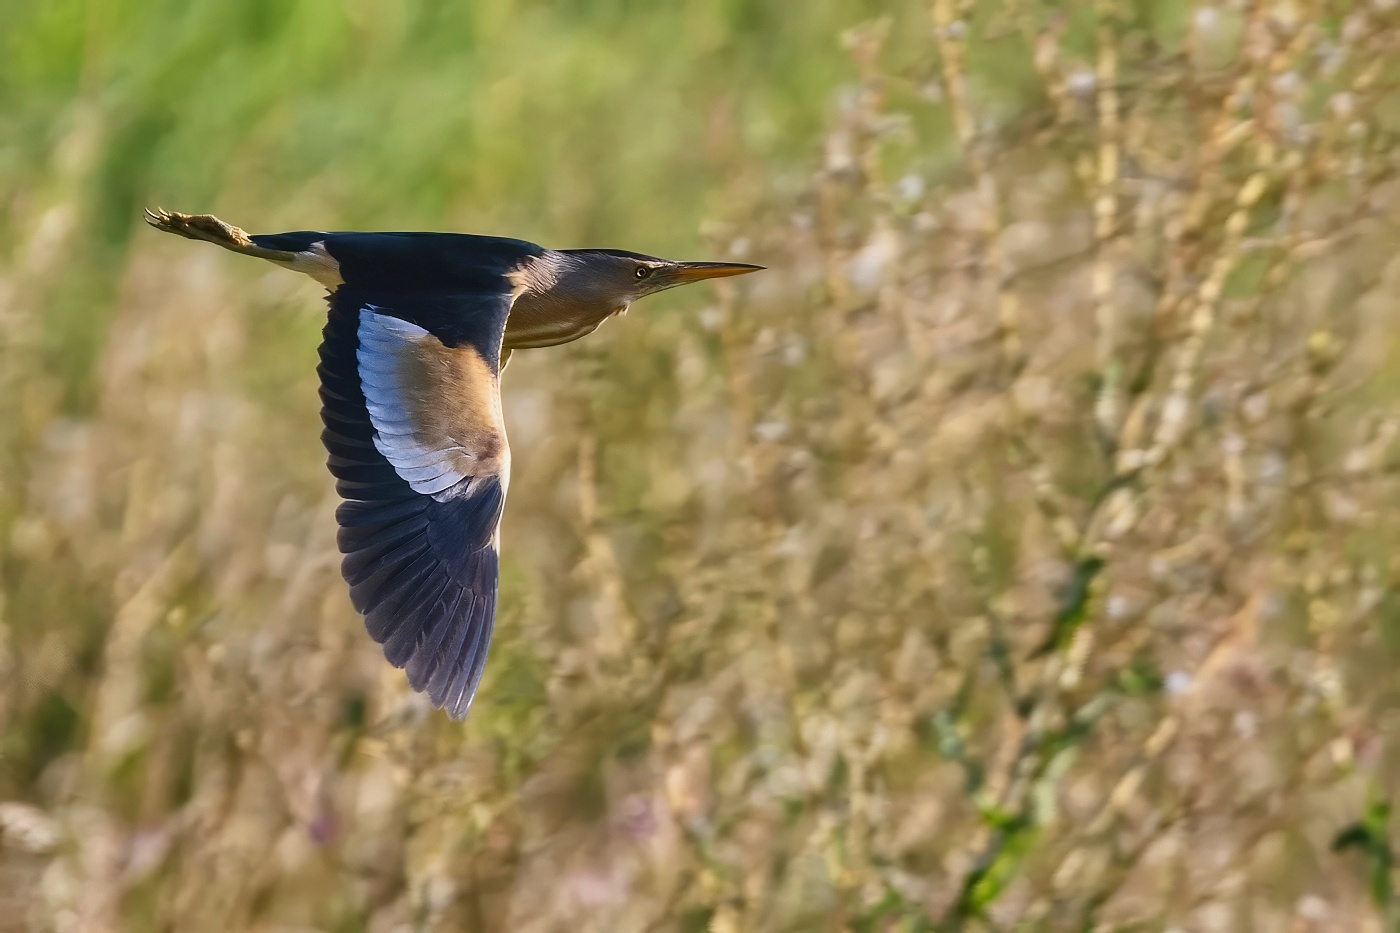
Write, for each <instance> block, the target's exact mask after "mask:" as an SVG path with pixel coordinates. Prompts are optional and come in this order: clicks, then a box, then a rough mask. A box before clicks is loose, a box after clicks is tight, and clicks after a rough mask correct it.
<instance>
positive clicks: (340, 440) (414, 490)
mask: <svg viewBox="0 0 1400 933" xmlns="http://www.w3.org/2000/svg"><path fill="white" fill-rule="evenodd" d="M510 301H511V297H510V293H509V290H508V285H507V284H506V283H504V280H503V282H502V286H501V288H500V290H498V291H490V290H485V291H472V292H467V293H460V294H458V293H450V294H438V293H433V294H427V295H422V294H419V295H412V296H410V297H408V298H405V297H404V296H401V295H385V294H375V293H372V292H371V291H368V290H366V289H363V288H358V287H355V286H353V285H342V286H341V287H340V288H339V289H338V290H337V291H336V292H335V293H334V294H333V295H332V297H331V311H330V316H329V318H328V321H327V324H326V329H325V333H324V340H323V342H322V345H321V353H320V356H321V363H320V366H319V367H318V372H319V373H320V376H321V401H322V421H323V423H324V425H325V430H324V431H323V432H322V440H323V442H324V443H325V446H326V453H327V464H328V465H329V467H330V470H331V473H332V474H334V476H335V478H336V481H337V482H336V488H337V490H338V491H339V492H340V495H341V496H342V497H343V498H344V500H345V501H344V502H342V503H341V505H340V507H339V508H338V509H337V510H336V519H337V521H338V522H339V525H340V531H339V534H338V536H337V540H338V542H339V545H340V550H341V551H342V553H343V554H344V559H343V561H342V566H341V572H342V574H343V576H344V577H345V579H346V582H347V583H349V584H350V598H351V602H352V604H353V605H354V606H355V608H356V610H357V611H359V612H360V613H362V614H363V615H364V617H365V627H366V629H367V630H368V631H369V633H370V635H371V636H372V637H373V638H374V639H375V641H377V642H379V643H380V644H382V645H383V646H384V653H385V657H386V658H387V659H388V660H389V662H390V663H392V664H394V665H395V666H396V667H402V668H405V669H406V671H407V674H408V680H409V683H410V684H411V685H412V686H413V688H414V689H415V690H420V691H426V692H427V693H428V696H429V698H430V699H431V700H432V702H433V704H434V705H435V706H439V707H443V708H445V709H446V710H447V711H448V712H449V713H450V714H451V715H452V716H453V717H454V718H461V717H463V716H465V715H466V713H467V710H468V709H469V708H470V706H471V701H472V698H473V697H474V696H475V694H476V690H477V687H478V685H479V684H480V682H481V674H482V671H483V669H484V668H485V663H486V655H487V651H488V649H489V646H490V643H491V629H492V626H493V623H494V620H495V609H496V593H497V587H498V573H499V559H498V556H497V553H496V546H497V540H498V538H499V534H498V528H499V524H500V518H501V512H502V510H503V508H504V506H505V493H506V488H507V486H508V485H509V475H510V448H509V445H508V443H507V441H506V435H505V425H504V420H503V419H502V417H501V411H500V390H499V359H500V342H501V334H502V333H503V331H504V329H505V319H506V314H507V313H508V311H509V309H510ZM442 321H450V322H451V323H452V327H451V329H450V333H448V334H447V339H443V338H442V336H441V335H440V333H439V332H437V329H436V328H435V327H434V326H433V324H434V322H442Z"/></svg>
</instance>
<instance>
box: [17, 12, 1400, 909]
mask: <svg viewBox="0 0 1400 933" xmlns="http://www.w3.org/2000/svg"><path fill="white" fill-rule="evenodd" d="M1152 13H1153V16H1155V17H1156V18H1155V19H1153V18H1152V17H1151V16H1148V15H1147V14H1145V13H1144V12H1143V11H1142V10H1139V9H1137V8H1131V9H1130V8H1128V7H1127V6H1126V5H1123V4H1121V3H1119V2H1115V0H1101V2H1099V3H1097V4H1095V6H1094V10H1093V12H1092V15H1090V14H1089V13H1088V12H1087V11H1077V12H1074V13H1072V14H1068V15H1066V14H1061V13H1059V12H1055V11H1052V10H1047V9H1045V8H1042V7H1040V6H1035V5H1031V4H1028V3H1024V2H1011V3H1008V4H1005V5H997V6H996V7H995V8H993V7H986V8H984V7H981V6H978V7H976V8H973V7H963V6H960V5H959V4H957V3H955V2H953V0H934V2H933V3H932V5H931V6H930V8H929V10H928V11H927V14H926V15H927V16H928V17H929V18H928V19H924V20H918V21H912V22H911V21H905V20H903V19H898V18H897V19H895V20H884V21H876V22H872V23H869V24H867V25H865V26H863V27H860V28H858V29H856V30H853V31H851V32H850V33H848V34H847V35H846V37H845V39H846V47H847V49H848V51H849V53H850V54H851V56H852V59H853V61H854V63H855V66H856V69H857V71H858V74H859V78H858V82H857V83H856V85H855V86H854V87H852V88H850V89H848V91H847V92H845V93H844V94H843V95H842V96H841V101H840V106H839V108H838V111H839V112H837V113H836V114H835V115H834V116H833V118H832V121H831V124H830V126H829V127H828V129H827V131H826V132H825V134H824V138H823V139H822V140H820V141H819V145H817V146H814V147H813V149H814V151H817V150H819V151H820V153H821V155H820V159H819V161H818V164H817V166H816V168H815V169H814V170H813V171H812V172H811V174H810V177H809V178H807V179H806V180H805V181H804V182H803V183H802V184H801V185H798V186H794V187H795V188H796V190H793V191H784V190H780V189H778V188H774V189H773V190H771V191H767V193H766V194H764V195H763V197H762V198H761V199H759V200H758V201H756V202H754V203H752V204H751V205H750V207H749V209H748V211H747V214H746V215H742V216H739V219H737V220H733V221H730V222H726V223H715V224H713V225H712V228H711V245H712V249H711V254H712V255H713V257H714V258H727V257H733V258H755V259H757V260H759V261H762V262H764V263H766V264H767V265H769V266H770V267H771V269H770V271H769V272H767V273H764V274H763V275H762V276H753V277H750V278H749V279H745V280H736V281H735V282H721V283H718V284H717V286H716V291H715V292H714V294H715V296H716V298H715V300H714V302H713V303H712V304H710V305H709V306H707V307H704V308H703V309H699V310H698V311H695V312H693V313H684V314H682V313H677V312H675V311H674V310H672V311H669V312H668V311H667V310H666V309H665V306H664V305H660V304H659V305H658V306H657V307H654V308H647V307H645V306H639V307H638V308H637V309H636V310H635V311H634V312H633V313H632V314H631V315H629V317H628V319H626V320H624V321H621V322H616V323H614V324H610V325H608V327H607V328H605V329H604V331H602V332H600V334H598V335H597V336H596V337H591V338H589V339H588V340H586V341H583V342H581V343H578V344H574V345H572V346H570V347H568V348H563V349H558V350H544V351H529V352H522V353H520V354H517V355H516V357H515V359H514V360H513V362H512V366H511V368H510V370H509V373H508V374H507V378H506V379H505V393H506V397H505V404H506V408H507V421H508V426H509V429H510V432H511V437H512V445H513V448H514V453H515V458H514V461H515V475H514V477H513V480H512V484H511V499H510V502H509V504H508V507H507V516H506V522H505V528H504V542H505V565H504V571H503V590H502V598H501V606H502V608H501V614H500V619H499V625H498V630H497V636H496V641H495V643H494V645H493V650H492V659H491V663H490V665H489V667H488V672H487V675H486V680H485V682H484V685H483V687H482V689H481V692H480V694H479V696H478V699H477V702H476V707H475V709H474V711H473V713H472V715H471V717H470V718H469V720H468V721H467V723H466V724H465V725H457V724H453V723H451V722H449V721H448V720H447V719H446V717H443V716H441V715H438V714H435V713H432V712H431V711H430V710H429V709H428V708H427V707H426V705H425V703H424V702H423V701H422V699H421V698H420V697H418V696H416V695H414V694H411V693H410V692H408V691H407V690H406V689H405V686H404V683H403V678H402V675H401V674H400V673H399V672H396V671H393V670H390V669H388V668H387V665H385V664H384V663H383V662H382V660H381V658H380V656H379V652H378V649H377V648H376V647H375V646H374V645H372V644H371V643H370V642H369V640H368V638H367V637H366V636H365V635H364V633H363V631H362V630H361V628H360V625H359V623H358V622H357V621H356V619H355V617H354V615H353V613H352V611H351V609H350V607H349V603H348V600H347V599H346V596H345V593H344V587H343V585H342V583H341V581H340V579H339V576H338V573H337V560H338V557H337V555H336V553H335V547H334V533H333V527H332V526H333V522H332V520H331V513H332V508H333V501H334V500H333V494H332V491H331V484H330V482H329V480H328V478H327V477H326V476H325V475H324V474H323V470H322V468H321V459H322V454H321V452H320V448H319V446H318V443H317V433H318V428H317V412H316V401H315V384H314V379H315V377H314V372H313V369H314V366H313V359H314V349H315V341H316V331H317V330H318V327H319V322H318V316H319V309H318V307H317V305H316V302H315V299H314V296H313V294H312V289H311V288H310V287H309V286H308V285H306V284H305V283H303V282H300V281H297V280H295V279H293V278H292V277H289V276H285V275H283V274H282V273H280V272H276V271H269V272H264V271H263V270H262V269H257V268H253V267H251V266H249V265H247V264H242V263H238V262H237V261H236V260H234V259H232V258H230V257H226V256H224V255H221V254H218V251H215V250H212V249H210V250H200V249H198V248H196V247H192V246H191V245H190V244H183V243H175V242H173V241H172V242H156V241H155V240H156V239H157V238H154V237H151V238H147V240H149V242H148V241H146V240H142V241H138V243H137V245H136V246H135V247H134V248H133V250H132V253H131V258H130V261H129V262H128V263H126V264H125V265H122V266H119V267H117V268H119V270H120V271H119V273H118V274H119V275H120V277H121V278H120V286H119V289H118V295H119V297H118V300H117V301H116V303H115V310H114V312H113V313H114V318H113V319H112V320H111V321H110V324H109V326H107V327H106V328H105V330H104V331H103V336H102V338H101V341H100V351H99V353H98V356H97V365H96V367H95V373H96V376H95V377H94V379H93V380H92V384H93V388H92V389H91V404H90V405H87V406H86V407H85V406H84V405H82V404H79V403H75V402H74V401H73V399H72V398H71V397H70V395H71V390H70V388H69V386H68V383H66V382H65V381H64V377H63V376H62V375H61V374H58V373H55V372H54V371H53V369H52V367H51V366H50V365H49V364H48V363H46V361H45V356H44V354H43V353H42V352H40V351H41V350H42V349H43V345H44V340H45V338H44V336H43V333H44V330H43V329H44V317H45V311H46V301H49V300H51V297H52V296H53V295H55V294H60V293H62V292H61V289H62V285H61V282H62V280H63V277H64V276H65V275H66V274H67V273H68V269H67V267H66V265H65V262H64V258H63V257H65V256H67V255H70V254H69V252H68V250H67V248H68V247H69V246H70V245H71V244H73V243H75V242H77V241H78V240H79V238H80V237H81V235H82V231H81V225H80V220H81V217H82V214H81V211H80V208H79V204H78V202H77V201H76V200H73V199H71V198H70V199H67V200H65V199H64V198H62V197H60V198H58V199H56V200H55V201H54V202H53V203H52V204H51V205H50V206H48V207H46V208H45V209H44V210H42V211H30V212H29V213H28V214H26V215H25V216H26V217H28V218H30V221H31V222H29V223H28V224H27V225H25V226H23V228H22V229H21V230H20V231H19V232H18V233H17V235H16V237H15V240H14V246H15V248H14V249H13V251H12V253H11V255H10V258H9V259H8V260H7V261H6V264H5V265H4V267H3V271H2V272H0V286H3V289H2V290H0V380H3V385H0V389H3V392H0V440H2V441H3V444H2V445H0V456H3V465H4V470H3V473H0V494H2V495H0V503H3V507H4V510H5V511H4V522H3V525H0V527H2V528H3V530H4V532H5V537H4V539H3V545H0V547H2V548H3V550H2V551H0V570H3V574H4V576H3V585H4V603H3V604H0V613H3V614H0V673H3V677H0V727H3V741H4V745H3V748H2V749H0V754H3V758H0V765H3V767H0V788H2V789H3V793H4V797H5V799H6V800H8V801H9V802H6V803H0V906H3V907H4V910H3V912H0V929H15V930H28V929H48V928H56V929H64V930H106V929H122V930H153V929H174V930H233V929H240V930H241V929H249V930H267V931H273V930H276V931H290V930H312V929H315V930H337V931H339V930H347V931H348V930H369V931H398V930H417V929H423V930H491V931H495V930H556V929H558V930H608V931H634V930H635V931H642V930H712V931H715V933H731V931H734V933H737V931H749V930H853V931H893V930H932V929H938V930H960V929H967V930H1011V929H1045V930H1085V929H1092V930H1135V929H1142V930H1155V929H1180V930H1193V931H1194V930H1239V929H1254V930H1318V931H1321V930H1381V929H1389V928H1391V924H1393V923H1394V922H1395V920H1394V906H1393V901H1392V897H1393V894H1392V890H1391V878H1390V862H1391V854H1390V853H1391V839H1392V837H1393V833H1394V830H1393V828H1391V827H1390V826H1389V825H1388V822H1387V818H1388V814H1389V809H1388V808H1389V802H1390V801H1391V800H1393V799H1394V794H1395V792H1396V781H1397V778H1400V770H1397V768H1396V767H1393V765H1395V763H1396V752H1397V748H1400V746H1397V744H1396V740H1397V732H1396V729H1397V726H1400V719H1397V716H1396V708H1397V706H1396V700H1397V697H1396V693H1395V687H1394V686H1393V685H1394V684H1395V683H1396V677H1395V673H1394V672H1395V667H1396V660H1397V657H1400V595H1397V590H1396V580H1397V577H1396V575H1397V572H1400V564H1397V562H1396V559H1395V557H1394V555H1395V554H1396V553H1397V545H1398V544H1400V540H1398V539H1400V530H1397V529H1400V523H1397V522H1396V521H1394V520H1392V516H1393V515H1395V514H1396V511H1397V506H1400V501H1397V500H1400V486H1397V483H1396V471H1395V466H1396V445H1395V440H1396V435H1397V431H1398V430H1400V418H1398V417H1397V415H1396V411H1397V403H1400V382H1397V380H1396V379H1395V377H1394V373H1395V366H1396V365H1397V364H1396V360H1395V357H1396V349H1397V346H1396V327H1395V321H1396V320H1397V317H1396V315H1397V313H1400V298H1398V297H1397V296H1400V291H1397V289H1398V288H1400V260H1397V259H1396V253H1397V249H1396V247H1397V244H1400V235H1398V234H1397V230H1396V225H1395V218H1396V216H1397V210H1400V176H1397V172H1396V168H1397V166H1396V156H1395V153H1396V152H1397V151H1400V150H1397V148H1396V141H1397V132H1400V122H1398V121H1397V119H1396V114H1397V113H1400V110H1397V103H1398V102H1400V97H1397V92H1396V79H1397V78H1400V66H1398V65H1397V64H1396V63H1397V62H1400V57H1397V56H1398V55H1400V53H1398V52H1397V44H1398V43H1400V19H1397V15H1400V14H1397V11H1395V10H1393V9H1391V8H1390V6H1389V4H1373V5H1372V6H1370V7H1365V8H1363V7H1357V8H1355V9H1352V8H1350V7H1348V8H1345V9H1340V8H1337V9H1334V8H1332V7H1324V6H1322V5H1317V4H1303V5H1288V4H1279V5H1267V4H1263V3H1256V4H1253V5H1251V6H1249V7H1247V8H1240V7H1235V6H1231V7H1207V6H1199V7H1196V8H1193V9H1186V8H1177V7H1168V6H1164V7H1162V8H1160V9H1159V8H1155V7H1154V8H1153V9H1152ZM910 29H920V30H931V33H929V34H930V35H931V36H932V39H931V41H930V42H929V43H927V44H926V45H925V46H921V47H920V54H919V56H916V57H915V58H913V59H908V60H905V61H904V63H903V64H900V65H899V67H898V68H894V69H892V68H891V66H889V64H888V62H889V61H890V57H891V53H890V52H889V43H891V42H896V43H898V42H906V41H907V40H906V39H905V38H904V37H903V36H902V35H901V30H910ZM909 61H912V62H913V63H912V64H909ZM997 75H1000V76H1002V77H1004V78H1005V79H1006V81H1007V82H1012V81H1028V82H1029V83H1030V86H1031V90H1030V91H1028V92H1027V93H1026V94H1023V95H1021V96H1019V97H1007V96H1005V95H1002V94H998V93H992V92H991V91H989V88H993V89H994V88H995V87H996V86H997V85H996V82H995V80H994V78H995V76H997ZM1007 75H1014V76H1017V77H1014V78H1012V77H1006V76H1007ZM1008 100H1011V101H1012V103H1007V101H1008ZM85 132H89V127H88V126H87V125H85V124H84V123H83V122H82V121H81V120H80V121H77V122H76V123H75V125H74V126H73V127H72V129H71V131H70V135H69V137H68V138H67V139H66V141H64V142H63V143H62V144H61V146H60V149H61V150H62V151H64V152H66V153H68V155H67V156H66V157H65V158H66V161H64V160H63V159H60V160H58V162H57V163H56V167H55V168H54V169H53V171H54V172H55V173H56V175H58V176H63V173H65V172H66V173H69V174H70V175H82V173H84V172H85V171H88V170H89V169H90V167H91V165H92V164H93V160H96V159H97V158H98V153H100V151H101V141H100V140H90V139H85V138H84V137H83V136H82V134H84V133H85ZM734 158H735V159H736V163H735V171H736V173H738V174H740V175H742V177H741V178H740V179H739V180H738V181H736V182H735V185H736V187H737V189H738V190H739V191H741V192H749V191H753V190H759V191H764V190H766V186H765V182H764V180H763V178H762V176H761V174H760V175H755V174H754V173H757V172H760V169H759V168H758V167H756V166H755V165H754V164H753V163H752V162H750V161H746V160H744V159H743V158H742V157H740V156H737V155H736V156H735V157H734ZM85 159H87V160H89V161H88V162H84V160H85ZM55 184H57V183H55ZM170 206H178V207H184V208H186V209H205V208H206V207H211V208H212V207H213V206H214V205H170ZM232 219H234V220H235V221H237V222H240V223H247V224H252V222H253V219H252V218H244V217H238V216H234V217H233V218H232ZM136 222H137V218H135V217H133V218H132V223H133V224H134V223H136ZM740 231H742V235H741V233H740ZM618 245H623V246H627V245H636V244H625V243H623V244H618ZM677 300H678V301H684V299H677ZM673 307H674V306H673ZM692 307H693V305H692ZM1334 842H1341V843H1342V845H1341V846H1340V847H1334Z"/></svg>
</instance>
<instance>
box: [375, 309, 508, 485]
mask: <svg viewBox="0 0 1400 933" xmlns="http://www.w3.org/2000/svg"><path fill="white" fill-rule="evenodd" d="M359 341H360V346H359V350H358V351H357V354H356V361H357V363H358V365H359V374H360V384H361V388H362V390H363V392H364V396H365V408H366V409H367V410H368V412H369V418H370V423H371V424H373V426H374V431H375V433H374V446H375V448H376V449H377V450H378V451H379V452H380V453H381V454H382V455H383V456H384V459H386V460H388V461H389V463H390V465H392V466H393V468H394V472H396V473H397V474H398V475H399V476H400V477H402V478H403V480H404V481H405V482H406V483H408V485H409V486H410V487H411V488H412V489H413V491H414V492H417V493H419V494H421V495H426V496H437V497H439V498H443V497H444V496H443V494H444V493H446V494H448V495H450V492H449V490H452V488H453V487H454V486H456V485H457V484H458V483H460V482H461V481H462V480H464V479H467V478H470V477H474V476H482V475H486V474H494V475H497V476H500V477H501V478H502V479H503V480H504V478H505V476H506V475H507V473H508V470H509V460H510V449H509V447H508V446H507V444H506V432H505V422H504V420H503V419H502V417H501V395H500V387H499V385H498V382H497V377H496V375H495V374H494V373H492V372H491V367H490V366H489V365H488V364H487V362H486V361H485V360H484V359H482V357H481V354H479V353H478V352H477V351H476V350H475V349H474V348H473V347H471V346H461V347H448V346H445V345H444V344H443V343H442V342H441V341H439V340H438V339H437V338H436V337H434V336H433V335H432V334H430V333H428V331H426V330H424V329H423V328H421V327H419V326H417V325H416V324H410V323H409V322H407V321H404V320H400V319H399V318H396V317H392V316H390V315H387V314H381V313H379V311H378V309H376V308H375V307H374V306H372V305H371V306H369V307H366V308H364V309H362V310H361V311H360V324H359Z"/></svg>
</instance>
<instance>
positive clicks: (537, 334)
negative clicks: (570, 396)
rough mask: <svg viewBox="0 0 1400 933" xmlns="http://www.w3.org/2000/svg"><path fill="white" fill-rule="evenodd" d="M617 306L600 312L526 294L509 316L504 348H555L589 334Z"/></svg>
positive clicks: (516, 303) (521, 297) (503, 340)
mask: <svg viewBox="0 0 1400 933" xmlns="http://www.w3.org/2000/svg"><path fill="white" fill-rule="evenodd" d="M613 311H614V309H611V308H609V309H604V310H602V311H598V310H595V309H589V308H584V307H580V306H577V305H568V304H564V303H562V302H553V301H540V300H537V299H536V296H533V295H522V296H520V297H519V298H518V299H516V302H515V304H514V306H513V307H512V308H511V311H510V316H509V317H507V318H506V332H505V336H504V338H503V339H502V341H501V347H502V348H503V349H507V350H528V349H533V348H535V347H553V346H558V345H559V344H561V343H569V342H570V341H572V340H578V339H579V338H580V337H586V336H588V335H589V334H591V333H593V332H594V331H595V330H597V329H598V325H599V324H601V323H603V321H605V320H607V319H608V317H609V316H610V315H611V314H612V313H613Z"/></svg>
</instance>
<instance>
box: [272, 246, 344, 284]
mask: <svg viewBox="0 0 1400 933" xmlns="http://www.w3.org/2000/svg"><path fill="white" fill-rule="evenodd" d="M274 261H275V262H277V264H278V265H279V266H285V267H286V268H288V269H291V270H292V271H293V272H301V273H303V274H305V275H309V276H311V277H312V278H313V279H315V280H316V281H318V282H320V283H321V284H322V285H324V286H326V288H329V289H331V290H332V291H334V290H335V289H336V288H339V287H340V286H341V285H344V284H345V279H344V278H343V277H342V276H341V274H340V263H338V262H336V261H335V257H334V256H332V255H331V254H330V253H329V252H328V251H327V250H326V241H325V240H317V241H316V242H315V243H312V244H311V248H310V249H304V250H302V251H300V252H297V253H293V254H292V258H291V259H289V260H287V261H285V262H282V261H277V260H274Z"/></svg>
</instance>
